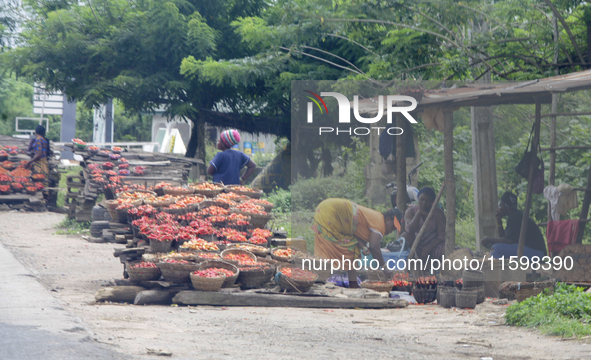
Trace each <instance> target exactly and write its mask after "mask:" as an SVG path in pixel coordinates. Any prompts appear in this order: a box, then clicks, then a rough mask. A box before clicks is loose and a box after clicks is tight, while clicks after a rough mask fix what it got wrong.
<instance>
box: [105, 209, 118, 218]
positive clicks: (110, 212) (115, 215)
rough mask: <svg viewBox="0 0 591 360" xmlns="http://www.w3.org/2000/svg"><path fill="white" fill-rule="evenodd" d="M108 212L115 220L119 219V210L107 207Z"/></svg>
mask: <svg viewBox="0 0 591 360" xmlns="http://www.w3.org/2000/svg"><path fill="white" fill-rule="evenodd" d="M107 212H108V213H109V215H110V216H111V219H112V220H113V221H115V220H117V210H111V209H110V208H107Z"/></svg>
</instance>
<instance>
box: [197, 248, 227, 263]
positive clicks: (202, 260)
mask: <svg viewBox="0 0 591 360" xmlns="http://www.w3.org/2000/svg"><path fill="white" fill-rule="evenodd" d="M201 253H204V254H211V252H208V251H197V252H195V255H194V256H193V260H194V261H195V262H196V263H202V262H204V261H211V260H222V258H221V256H220V254H217V256H218V257H217V258H216V259H210V258H202V257H199V254H201Z"/></svg>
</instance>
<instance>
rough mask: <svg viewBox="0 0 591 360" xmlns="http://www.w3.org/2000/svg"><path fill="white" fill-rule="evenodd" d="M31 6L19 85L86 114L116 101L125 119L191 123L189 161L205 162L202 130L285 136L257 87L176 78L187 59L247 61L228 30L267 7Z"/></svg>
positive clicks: (17, 63) (177, 3)
mask: <svg viewBox="0 0 591 360" xmlns="http://www.w3.org/2000/svg"><path fill="white" fill-rule="evenodd" d="M28 4H29V6H30V10H31V11H32V12H33V13H34V14H35V20H36V21H31V22H27V23H25V26H24V30H23V32H22V33H21V35H20V37H19V41H20V42H19V47H18V48H16V49H15V50H14V51H12V52H11V54H10V55H11V56H10V62H11V66H12V68H13V69H14V71H15V72H16V73H17V74H18V75H19V76H26V77H28V78H31V79H34V80H36V81H41V82H44V83H45V84H47V86H48V87H49V88H51V89H57V90H61V91H63V92H64V93H65V94H67V96H68V97H69V98H71V99H73V100H80V101H83V102H84V103H85V105H86V107H88V108H92V107H93V106H97V105H98V104H101V103H105V102H106V101H107V100H108V99H109V98H116V99H119V101H120V102H121V103H122V104H123V105H124V107H125V109H126V110H127V111H128V112H129V113H135V114H138V113H140V112H151V111H154V110H156V109H158V108H164V109H165V114H166V115H167V116H169V117H180V118H183V119H186V120H188V121H192V122H193V123H194V124H195V126H193V133H192V136H191V140H190V142H189V144H188V149H187V156H194V155H197V156H198V157H199V158H203V157H204V156H205V154H204V142H203V139H202V137H203V136H204V134H203V131H204V130H203V129H204V127H203V125H204V123H205V122H210V123H214V124H216V125H218V126H232V127H236V128H238V129H242V130H248V131H253V132H268V133H274V134H277V135H281V136H285V135H287V134H288V129H289V126H288V121H287V117H286V116H283V118H282V117H281V116H282V115H284V113H283V112H282V111H281V109H278V110H276V109H275V108H274V107H273V105H274V104H276V103H272V102H270V101H269V98H268V97H266V93H267V92H268V91H269V89H266V88H262V87H259V86H258V84H257V83H252V84H248V85H247V86H245V87H244V91H241V89H236V88H234V87H228V86H216V85H215V84H212V83H211V82H207V81H203V79H202V78H200V77H197V76H192V77H190V78H189V77H186V76H184V75H183V74H181V73H180V67H181V62H182V61H183V59H185V58H188V57H192V59H203V60H204V59H206V58H207V57H211V58H233V57H242V56H245V55H247V54H248V49H247V48H246V47H244V46H243V45H241V43H240V41H239V38H238V37H237V36H236V35H235V34H234V32H233V31H232V28H231V27H230V23H231V22H232V21H233V20H235V19H237V18H239V17H243V16H251V15H257V14H259V12H260V11H261V10H262V9H263V8H264V7H265V6H266V2H265V1H264V0H250V1H240V2H236V1H230V0H224V1H215V2H212V1H204V0H191V1H185V0H173V1H157V0H137V1H127V0H102V1H93V2H85V3H84V5H79V4H78V2H69V1H63V2H53V1H51V2H36V1H32V0H31V1H29V2H28ZM252 99H261V100H260V101H259V102H258V104H259V105H260V104H267V106H266V108H267V109H272V110H265V106H259V107H252V106H250V105H251V101H250V100H252ZM263 99H264V100H263ZM263 113H265V114H266V115H267V116H263ZM285 113H289V112H288V111H287V112H285ZM135 116H137V115H135ZM198 148H199V152H198V151H197V150H198Z"/></svg>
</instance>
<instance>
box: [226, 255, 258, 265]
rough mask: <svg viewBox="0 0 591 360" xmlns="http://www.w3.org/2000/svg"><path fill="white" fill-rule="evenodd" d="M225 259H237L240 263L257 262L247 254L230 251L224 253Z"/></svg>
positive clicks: (249, 263)
mask: <svg viewBox="0 0 591 360" xmlns="http://www.w3.org/2000/svg"><path fill="white" fill-rule="evenodd" d="M224 259H225V260H231V261H237V262H238V264H240V265H256V264H257V262H256V261H255V260H253V259H252V258H251V257H250V256H248V254H244V253H242V254H240V253H238V254H237V253H230V254H224Z"/></svg>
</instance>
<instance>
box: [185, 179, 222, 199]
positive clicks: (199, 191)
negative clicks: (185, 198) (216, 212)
mask: <svg viewBox="0 0 591 360" xmlns="http://www.w3.org/2000/svg"><path fill="white" fill-rule="evenodd" d="M199 184H203V182H199V183H194V184H192V185H190V187H191V189H193V191H194V193H195V194H199V195H203V196H206V197H208V198H213V197H216V196H217V195H219V194H220V193H221V192H222V191H224V187H223V186H222V185H221V184H216V185H219V186H222V188H221V189H219V190H202V189H196V188H195V186H197V185H199Z"/></svg>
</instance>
